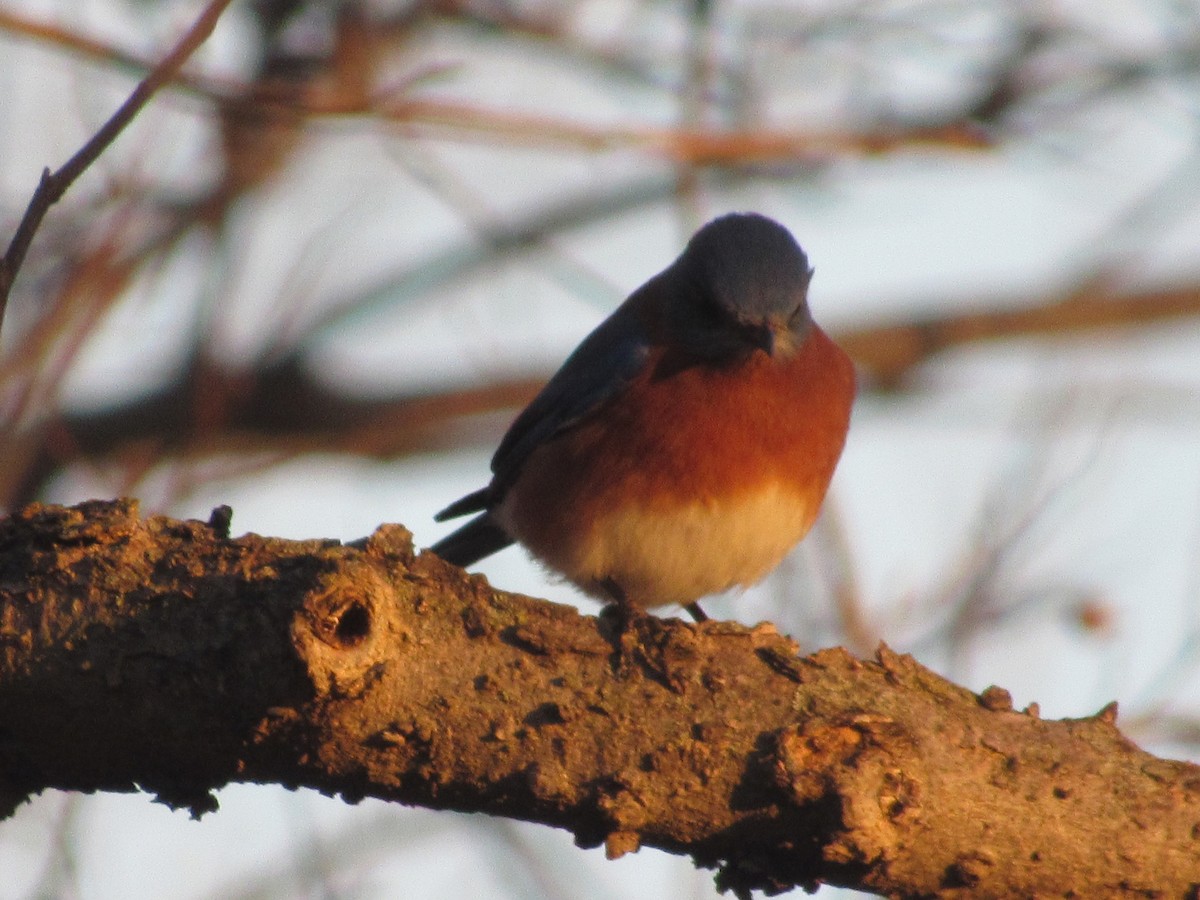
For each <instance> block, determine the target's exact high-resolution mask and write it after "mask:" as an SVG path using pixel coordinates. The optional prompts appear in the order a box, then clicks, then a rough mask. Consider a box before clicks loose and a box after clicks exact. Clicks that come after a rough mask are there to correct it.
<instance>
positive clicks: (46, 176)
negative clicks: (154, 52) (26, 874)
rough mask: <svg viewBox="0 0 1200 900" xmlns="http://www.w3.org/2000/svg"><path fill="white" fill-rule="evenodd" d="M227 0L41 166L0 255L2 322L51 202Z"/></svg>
mask: <svg viewBox="0 0 1200 900" xmlns="http://www.w3.org/2000/svg"><path fill="white" fill-rule="evenodd" d="M231 2H232V0H211V2H210V3H209V4H208V6H206V7H205V8H204V11H203V12H202V13H201V14H200V16H199V18H197V19H196V21H195V23H193V25H192V27H191V28H189V29H188V30H187V32H186V33H184V35H183V37H182V38H180V40H179V42H178V43H177V44H176V45H175V46H174V48H172V50H171V52H170V53H168V54H167V55H166V56H165V57H164V58H163V60H162V62H160V63H159V64H158V65H157V66H155V67H154V69H153V70H152V71H151V72H150V74H149V75H147V76H146V77H145V78H144V79H142V80H141V81H140V82H139V83H138V85H137V87H135V88H134V89H133V93H131V94H130V95H129V97H128V98H127V99H126V100H125V102H124V103H122V104H121V106H120V107H119V108H118V109H117V111H116V112H115V113H113V115H112V117H111V118H110V119H109V120H108V121H107V122H105V123H104V124H103V125H102V126H100V130H99V131H97V132H96V133H95V134H94V135H92V137H91V138H90V139H89V140H88V142H87V143H86V144H84V145H83V146H82V147H81V148H80V149H79V151H78V152H77V153H76V154H75V155H74V156H72V157H71V158H70V159H69V160H67V161H66V163H64V164H63V166H62V168H60V169H59V170H58V171H56V172H51V171H50V169H49V168H47V169H44V170H43V171H42V178H41V181H40V182H39V183H38V186H37V189H36V190H35V191H34V192H33V197H32V198H30V201H29V206H28V207H26V209H25V215H23V216H22V217H21V221H20V224H18V225H17V230H16V233H15V234H14V235H13V238H12V241H11V243H9V245H8V250H7V251H6V252H5V254H4V259H3V260H0V325H2V323H3V321H4V313H5V312H6V310H7V308H8V296H9V292H10V291H11V289H12V285H13V282H14V281H15V280H16V277H17V272H18V271H19V270H20V268H21V264H22V263H23V262H24V261H25V254H26V253H27V252H28V250H29V245H30V244H31V243H32V242H33V236H34V235H35V234H36V233H37V230H38V228H39V227H40V226H41V224H42V219H43V218H45V216H46V213H47V212H48V211H49V209H50V207H51V206H53V205H54V204H55V203H57V202H58V201H59V200H60V199H61V198H62V196H63V194H65V193H66V192H67V188H69V187H70V186H71V185H72V184H73V183H74V182H75V180H76V179H77V178H78V177H79V176H80V175H82V174H83V173H84V171H86V169H87V167H88V166H90V165H91V164H92V163H94V162H95V161H96V160H97V159H98V158H99V156H100V154H101V153H103V152H104V151H105V150H107V149H108V146H109V145H110V144H111V143H112V142H113V141H114V140H116V138H117V135H119V134H120V133H121V132H122V131H123V130H124V129H125V127H126V126H127V125H128V124H129V123H130V122H132V121H133V119H134V117H135V116H136V115H137V114H138V113H139V112H141V110H142V107H144V106H145V105H146V104H147V103H148V102H149V101H150V98H151V97H153V96H154V94H155V93H156V92H157V91H158V89H159V88H161V87H162V86H163V85H165V84H167V83H168V82H169V81H171V80H172V79H173V78H174V77H175V76H176V74H177V73H178V72H179V70H180V68H181V67H182V66H183V64H184V63H185V62H186V61H187V59H188V57H190V56H191V55H192V54H193V53H194V52H195V51H196V49H197V48H198V47H199V46H200V45H201V44H203V43H204V41H205V40H207V39H208V36H209V35H210V34H212V31H213V29H214V28H215V27H216V24H217V20H218V19H219V18H220V17H221V14H222V13H223V12H225V9H226V7H228V6H229V4H230V3H231Z"/></svg>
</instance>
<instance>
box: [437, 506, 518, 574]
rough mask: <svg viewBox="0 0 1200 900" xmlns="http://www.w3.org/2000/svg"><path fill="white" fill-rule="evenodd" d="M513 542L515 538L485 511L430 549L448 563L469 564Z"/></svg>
mask: <svg viewBox="0 0 1200 900" xmlns="http://www.w3.org/2000/svg"><path fill="white" fill-rule="evenodd" d="M512 543H513V539H512V538H510V537H509V536H508V534H507V533H506V532H505V531H504V529H503V528H501V527H500V526H499V525H497V524H496V523H495V522H494V521H493V520H492V517H491V516H490V515H488V514H487V513H484V514H483V515H479V516H476V517H475V518H474V519H472V520H471V521H470V522H468V523H467V524H466V525H464V526H463V527H462V528H460V529H458V530H457V531H452V532H451V533H450V534H448V535H446V536H445V537H444V538H442V539H441V540H440V541H438V542H437V543H436V544H434V545H433V546H432V547H430V548H429V549H430V550H432V551H433V552H434V553H436V554H437V555H438V556H440V557H441V558H442V559H444V560H446V562H448V563H454V565H456V566H469V565H471V564H472V563H476V562H479V560H481V559H483V558H484V557H485V556H491V555H492V554H493V553H495V552H497V551H498V550H503V549H504V548H505V547H507V546H509V545H510V544H512Z"/></svg>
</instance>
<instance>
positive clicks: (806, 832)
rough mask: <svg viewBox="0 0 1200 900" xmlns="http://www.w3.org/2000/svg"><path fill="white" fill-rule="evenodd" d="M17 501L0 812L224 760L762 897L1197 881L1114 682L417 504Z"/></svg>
mask: <svg viewBox="0 0 1200 900" xmlns="http://www.w3.org/2000/svg"><path fill="white" fill-rule="evenodd" d="M228 514H229V513H228V509H227V508H222V509H220V510H217V511H215V512H214V516H213V519H212V520H210V522H208V523H203V522H198V521H177V520H171V519H166V518H151V519H147V520H144V521H143V520H141V519H139V517H138V515H137V508H136V504H134V503H133V502H131V501H123V502H99V501H93V502H90V503H86V504H81V505H80V506H77V507H72V508H63V507H48V506H47V507H43V506H32V507H29V508H27V509H24V510H22V511H20V512H19V513H17V514H15V515H14V516H12V517H10V518H9V519H7V520H4V521H2V522H0V723H3V729H2V730H0V809H3V811H4V813H6V814H11V813H12V812H13V810H14V809H15V808H16V807H17V805H18V804H19V803H20V802H21V801H22V800H24V799H25V798H26V797H27V796H28V795H29V794H31V793H33V792H37V791H41V790H44V789H46V788H51V787H57V788H66V789H73V790H82V791H95V790H114V791H134V790H139V789H140V790H147V791H151V792H153V793H156V794H157V795H158V796H159V797H160V798H161V799H163V800H164V801H166V802H168V803H170V804H172V805H174V806H185V807H189V808H190V809H191V810H192V811H193V813H195V814H199V813H201V812H204V811H207V810H211V809H214V808H215V806H216V803H215V801H214V800H213V799H212V797H211V794H210V791H212V790H213V789H215V788H218V787H220V786H222V785H224V784H226V783H228V782H230V781H248V782H260V783H279V784H283V785H286V786H288V787H292V788H295V787H301V786H306V787H312V788H315V789H317V790H320V791H322V792H325V793H329V794H334V793H338V794H341V795H342V796H343V797H345V798H346V799H347V800H349V801H351V802H353V801H355V800H357V799H359V798H362V797H366V796H373V797H382V798H385V799H390V800H397V801H402V802H405V803H413V804H421V805H424V806H430V807H434V808H439V809H459V810H470V811H479V812H487V813H490V814H493V815H500V816H509V817H515V818H521V819H527V820H530V821H536V822H543V823H545V824H548V825H553V826H557V827H561V828H567V829H569V830H571V831H572V832H573V833H574V834H575V837H576V840H577V842H578V843H580V844H581V845H584V846H590V845H594V844H599V843H604V844H605V845H606V847H607V849H608V852H609V854H610V855H611V856H619V855H621V854H622V853H625V852H628V851H631V850H635V849H637V847H638V846H639V845H641V844H646V845H649V846H655V847H660V848H662V849H664V850H667V851H669V852H673V853H681V854H688V855H690V856H691V857H693V859H694V860H695V861H696V862H697V864H699V865H703V866H710V867H717V868H718V869H719V873H718V876H717V879H718V883H719V884H720V885H721V886H724V887H730V888H732V889H734V890H735V891H737V892H738V893H739V894H743V895H744V894H747V893H748V892H749V891H750V890H751V889H756V888H761V889H765V890H768V891H776V890H782V889H785V888H787V887H789V886H792V885H803V886H806V887H811V886H813V885H815V884H818V883H821V882H828V883H833V884H841V885H847V886H853V887H858V888H862V889H866V890H873V891H878V892H881V893H885V894H888V895H891V896H897V897H915V896H922V897H942V896H944V897H950V896H956V897H961V896H963V894H964V891H969V892H970V895H971V896H972V897H999V896H1030V895H1038V896H1048V895H1065V894H1068V893H1070V894H1072V895H1074V896H1088V897H1107V896H1132V895H1135V894H1136V895H1138V896H1149V895H1154V896H1171V897H1184V896H1195V895H1196V891H1198V890H1200V881H1198V877H1200V876H1198V875H1197V870H1196V838H1195V833H1196V829H1197V827H1198V825H1197V823H1200V769H1197V768H1196V767H1194V766H1191V765H1188V764H1186V763H1180V762H1171V761H1167V760H1160V759H1156V758H1155V757H1152V756H1150V755H1149V754H1146V753H1144V752H1142V751H1140V750H1138V749H1137V748H1136V747H1134V746H1133V745H1132V744H1130V743H1129V742H1128V741H1126V740H1125V739H1124V738H1123V737H1122V736H1121V735H1120V733H1119V732H1118V731H1117V729H1116V727H1115V725H1114V718H1115V711H1114V708H1112V707H1110V708H1107V709H1105V710H1104V711H1102V712H1101V713H1100V714H1098V715H1097V716H1095V717H1093V718H1090V719H1080V720H1063V721H1044V720H1041V719H1039V718H1037V715H1036V713H1032V712H1030V711H1026V712H1015V711H1013V710H1012V709H1011V704H1010V702H1009V700H1008V698H1007V694H1006V693H1005V692H1004V691H1002V690H1000V689H998V688H993V689H989V690H988V691H986V692H985V693H984V694H983V695H982V696H976V695H975V694H973V693H971V692H969V691H966V690H964V689H962V688H959V687H956V686H955V685H952V684H950V683H948V682H946V681H944V680H943V679H941V678H940V677H938V676H937V675H935V674H933V673H932V672H930V671H928V670H926V669H924V668H922V667H921V666H920V665H919V664H917V663H916V662H915V661H913V660H912V659H911V658H909V657H905V656H898V655H896V654H894V653H892V652H891V651H889V650H887V648H881V649H880V651H879V654H878V657H877V659H876V660H874V661H870V662H864V661H860V660H857V659H854V658H852V657H851V656H850V655H849V654H847V653H846V652H844V651H842V650H828V651H822V652H820V653H817V654H815V655H813V656H809V657H800V656H797V655H796V652H795V649H796V648H795V645H794V644H793V643H792V642H791V641H789V640H787V639H786V638H783V637H781V636H779V635H778V634H777V633H776V632H775V631H774V629H773V628H772V627H771V626H770V625H759V626H757V627H755V628H752V629H747V628H744V627H742V626H740V625H736V624H732V623H721V622H711V623H706V624H705V625H701V626H697V625H692V624H685V623H683V622H680V621H677V620H662V619H657V618H647V619H644V620H641V621H638V622H636V623H635V624H634V626H633V628H634V629H635V634H634V637H635V638H636V640H635V642H634V645H635V646H634V647H633V648H631V647H630V645H629V644H628V643H627V644H626V649H625V650H624V651H623V652H618V651H616V650H615V649H614V648H615V647H617V646H618V645H619V644H620V641H619V640H618V639H617V636H616V635H615V634H614V631H613V623H611V622H609V621H607V620H605V619H604V618H603V617H602V618H601V619H595V618H591V617H587V616H582V615H580V614H579V613H577V612H576V611H574V610H573V609H570V608H567V607H562V606H556V605H553V604H550V603H547V602H545V601H539V600H534V599H531V598H527V597H521V596H518V595H513V594H506V593H503V592H501V591H497V590H494V589H493V588H491V587H490V586H489V585H488V584H487V582H486V581H485V580H484V579H483V578H481V577H479V576H468V575H466V574H465V573H463V572H462V571H461V570H459V569H456V568H454V567H451V566H448V565H446V564H445V563H443V562H442V561H441V560H439V559H437V558H436V557H435V556H433V555H432V554H428V553H425V554H421V555H416V554H415V553H414V552H413V549H412V546H411V542H410V537H409V535H408V533H407V532H406V531H404V529H403V528H400V527H399V526H384V527H382V528H380V529H379V530H378V531H377V532H376V533H375V534H374V535H373V536H372V537H370V538H369V539H365V540H363V541H361V542H356V543H355V544H353V545H346V546H344V545H341V544H338V543H337V542H333V541H300V542H297V541H284V540H280V539H274V538H263V537H259V536H257V535H245V536H243V537H240V538H236V539H230V538H229V537H228V535H227V529H228Z"/></svg>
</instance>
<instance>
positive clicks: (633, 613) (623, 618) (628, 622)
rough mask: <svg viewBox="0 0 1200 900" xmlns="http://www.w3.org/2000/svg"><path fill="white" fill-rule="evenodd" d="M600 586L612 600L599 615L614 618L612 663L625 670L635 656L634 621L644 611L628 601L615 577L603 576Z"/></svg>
mask: <svg viewBox="0 0 1200 900" xmlns="http://www.w3.org/2000/svg"><path fill="white" fill-rule="evenodd" d="M600 586H601V587H602V588H604V593H606V594H608V596H609V599H611V600H612V603H610V604H609V605H608V606H606V607H605V608H604V610H602V612H601V615H609V616H612V617H613V619H615V620H616V639H615V640H614V641H613V648H614V650H615V653H614V654H613V665H614V668H616V669H617V671H618V672H625V671H628V670H629V669H630V668H631V663H632V662H633V660H634V659H635V657H636V650H637V629H636V628H634V623H635V622H636V621H637V620H638V619H639V618H641V617H642V616H643V615H645V613H643V612H642V611H641V610H639V609H638V608H637V607H636V606H635V605H634V604H632V603H630V602H629V597H628V596H627V595H626V593H625V589H624V588H623V587H621V585H619V584H618V583H617V582H616V580H615V579H613V578H611V577H610V578H605V579H604V580H603V581H602V582H600Z"/></svg>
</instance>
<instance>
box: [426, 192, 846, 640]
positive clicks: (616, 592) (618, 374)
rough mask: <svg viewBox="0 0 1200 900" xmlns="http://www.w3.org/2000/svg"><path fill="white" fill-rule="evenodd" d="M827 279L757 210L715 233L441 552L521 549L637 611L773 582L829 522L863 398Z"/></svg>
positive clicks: (453, 510) (539, 404)
mask: <svg viewBox="0 0 1200 900" xmlns="http://www.w3.org/2000/svg"><path fill="white" fill-rule="evenodd" d="M812 272H813V270H812V269H811V268H809V265H808V257H807V256H806V255H805V253H804V251H803V250H802V249H801V248H800V245H799V244H797V243H796V241H795V239H794V238H793V237H792V235H791V234H790V233H789V232H788V230H787V229H786V228H784V227H783V226H782V225H780V224H779V223H777V222H775V221H773V220H771V219H768V218H766V217H765V216H761V215H758V214H754V213H734V214H730V215H725V216H721V217H720V218H718V219H715V220H713V221H711V222H709V223H708V224H707V225H705V226H704V227H703V228H701V229H700V230H699V231H698V232H696V234H695V235H694V236H693V237H692V239H691V240H690V241H689V242H688V244H687V247H686V248H685V249H684V251H683V253H682V254H681V255H680V256H679V258H678V259H676V260H675V262H673V263H672V264H671V265H670V266H668V267H667V268H666V269H665V270H664V271H662V272H660V273H659V274H658V275H655V276H654V277H653V278H651V279H650V280H649V281H647V282H646V283H645V284H643V285H642V286H641V287H640V288H638V289H637V290H636V291H634V292H633V293H632V294H631V295H630V296H629V298H628V299H627V300H625V302H624V303H622V304H621V305H620V306H619V307H618V308H617V309H616V311H615V312H613V314H612V315H611V316H609V317H608V318H607V319H606V320H605V321H604V322H602V323H601V324H600V325H599V326H598V327H597V328H596V329H595V330H594V331H593V332H592V333H591V334H589V335H588V336H587V337H586V338H584V340H583V342H582V343H581V344H580V345H579V346H578V347H577V348H576V349H575V351H574V352H573V353H572V354H571V355H570V356H569V357H568V358H567V361H566V362H565V363H564V364H563V366H562V368H561V369H559V370H558V372H557V374H555V375H554V377H553V378H551V379H550V381H549V382H548V383H547V384H546V386H545V387H544V388H543V389H542V391H541V392H540V393H539V394H538V395H537V396H536V397H535V398H534V399H533V401H532V402H531V403H530V404H529V406H528V407H526V408H525V410H524V411H523V412H522V413H521V414H520V415H519V416H517V418H516V421H514V422H513V424H512V426H511V427H510V428H509V430H508V433H507V434H505V436H504V438H503V440H501V442H500V446H499V448H498V449H497V450H496V453H495V455H494V456H493V457H492V464H491V470H492V480H491V482H490V483H489V484H488V485H487V486H486V487H484V488H482V489H480V490H478V491H475V492H474V493H471V494H468V495H467V496H465V497H463V498H462V499H460V500H458V501H457V502H455V503H452V504H450V506H448V507H446V508H445V509H444V510H442V511H441V512H440V513H438V514H437V516H436V519H437V521H439V522H440V521H444V520H446V519H452V518H455V517H458V516H462V515H465V514H468V513H477V515H476V516H475V518H473V519H471V521H469V522H467V524H465V525H463V526H462V527H461V528H459V529H458V530H457V531H455V532H453V533H452V534H450V535H448V536H447V537H445V538H443V539H442V540H440V541H438V542H437V543H436V544H434V545H433V547H432V548H431V549H432V550H433V551H434V552H435V553H437V554H438V555H439V556H441V557H442V558H443V559H445V560H447V561H448V562H452V563H455V564H456V565H460V566H468V565H471V564H473V563H475V562H477V561H478V560H480V559H482V558H483V557H485V556H488V555H490V554H492V553H495V552H496V551H498V550H501V549H503V548H504V547H507V546H509V545H510V544H512V543H514V542H519V543H521V544H523V545H524V546H525V547H526V549H528V551H529V552H530V553H531V554H532V555H533V556H534V557H535V558H536V559H537V560H539V561H540V562H541V563H542V564H543V565H544V566H545V567H546V568H547V569H549V570H551V571H552V572H554V573H557V574H559V575H561V576H563V577H564V578H565V579H566V580H567V581H569V582H571V583H572V584H574V585H576V586H577V587H578V588H579V589H581V590H582V591H583V592H584V593H586V594H589V595H591V596H593V597H596V598H598V599H600V600H602V601H605V602H610V603H615V604H617V605H618V607H619V611H621V612H622V613H623V614H625V615H633V614H640V613H641V611H642V610H644V609H646V608H649V607H659V606H666V605H669V604H679V605H681V606H683V607H684V608H685V609H687V610H688V611H689V612H691V614H692V615H693V616H694V617H695V618H696V619H697V620H702V619H704V618H706V617H705V616H704V613H703V611H702V610H701V609H700V607H699V606H698V605H697V602H696V601H698V600H699V599H700V598H701V597H704V596H706V595H708V594H714V593H718V592H721V591H725V590H728V589H730V588H733V587H738V586H743V587H744V586H749V585H752V584H755V583H757V582H759V581H761V580H762V579H763V578H764V577H765V576H766V575H767V573H769V572H770V571H771V570H772V569H774V568H775V567H776V566H777V565H779V563H780V562H781V561H782V560H783V558H784V556H785V555H786V554H787V553H788V551H789V550H791V548H792V547H793V546H794V545H795V544H796V543H797V542H798V541H800V539H801V538H803V537H804V535H805V534H807V533H808V530H809V528H810V527H811V526H812V524H813V520H814V519H815V518H816V516H817V512H818V510H819V509H820V507H821V502H822V500H823V499H824V497H825V492H826V489H827V488H828V486H829V480H830V478H831V477H832V476H833V470H834V467H835V466H836V465H837V461H838V457H839V456H840V455H841V452H842V446H843V444H844V443H845V439H846V431H847V429H848V427H849V422H850V407H851V404H852V403H853V400H854V394H855V379H854V369H853V366H852V364H851V362H850V359H849V357H847V356H846V354H845V353H844V352H843V351H842V349H841V348H840V347H838V346H837V344H835V343H834V342H833V341H832V340H831V339H830V338H829V337H828V336H827V335H826V334H825V333H824V332H823V331H822V330H821V329H820V328H818V327H817V324H816V323H815V322H814V321H813V320H812V317H811V315H810V314H809V309H808V286H809V282H810V280H811V278H812Z"/></svg>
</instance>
